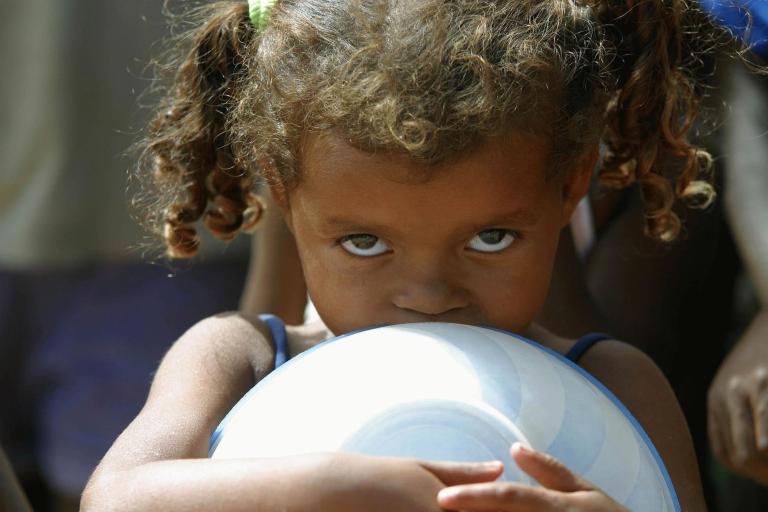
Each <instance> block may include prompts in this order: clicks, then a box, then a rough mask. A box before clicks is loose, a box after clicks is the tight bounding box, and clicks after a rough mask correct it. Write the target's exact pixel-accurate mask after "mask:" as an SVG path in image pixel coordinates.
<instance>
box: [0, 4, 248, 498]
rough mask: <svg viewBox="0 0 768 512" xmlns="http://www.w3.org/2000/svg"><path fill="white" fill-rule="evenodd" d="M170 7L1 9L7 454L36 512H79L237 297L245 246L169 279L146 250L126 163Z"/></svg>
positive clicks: (0, 338) (1, 294) (1, 405)
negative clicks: (161, 380)
mask: <svg viewBox="0 0 768 512" xmlns="http://www.w3.org/2000/svg"><path fill="white" fill-rule="evenodd" d="M163 3H164V2H161V1H159V0H131V1H119V0H55V1H51V0H7V1H5V2H3V15H2V16H1V17H0V54H2V58H1V59H0V60H2V62H3V63H4V66H3V67H4V70H3V78H2V81H0V102H2V106H1V107H0V116H2V117H0V120H1V122H0V130H2V137H0V445H1V446H3V447H4V449H5V450H6V451H7V452H8V458H9V460H10V462H11V464H12V466H13V468H14V470H15V473H16V474H17V475H18V477H19V479H20V481H21V483H22V485H23V487H24V488H25V490H26V492H27V494H28V496H29V498H30V501H31V502H32V505H33V507H34V509H35V510H40V511H46V510H77V508H78V505H77V503H78V501H79V495H80V492H81V490H82V488H83V486H84V485H85V482H86V480H87V478H88V477H89V475H90V473H91V471H92V470H93V468H94V467H95V466H96V464H97V462H98V461H99V459H100V458H101V456H102V455H103V454H104V453H105V452H106V450H107V448H108V447H109V446H110V445H111V443H112V441H113V440H114V438H116V437H117V435H118V434H119V433H120V431H121V430H122V429H123V428H124V427H125V425H127V424H128V423H129V421H130V419H131V418H133V417H134V416H135V415H136V414H137V412H138V410H139V409H140V407H141V404H142V403H143V402H144V399H145V398H146V395H147V393H148V389H149V383H150V379H151V373H152V372H153V371H154V370H155V368H156V367H157V364H158V362H159V360H160V358H161V357H162V355H163V353H164V352H165V350H166V348H167V347H168V346H169V345H170V343H171V342H172V341H173V340H175V339H176V338H178V337H179V335H181V334H182V332H183V331H184V330H185V329H186V328H187V327H188V326H190V325H192V324H193V323H194V322H195V321H197V320H198V319H200V318H203V317H205V316H208V315H210V314H212V313H214V312H218V311H223V310H227V309H235V308H236V307H237V301H238V297H239V295H240V292H241V290H242V282H243V278H244V275H245V272H246V268H247V259H248V248H247V244H246V245H243V244H242V243H241V244H239V245H230V246H228V247H226V248H225V247H224V245H223V244H218V245H216V244H213V243H205V244H204V246H205V247H206V248H208V249H209V250H208V251H207V252H206V253H205V254H203V255H202V256H201V258H200V259H199V261H197V262H196V263H195V264H194V265H193V266H191V267H190V268H177V269H174V270H169V268H168V267H166V266H164V265H163V264H159V265H156V264H151V263H149V262H148V261H149V260H150V259H151V258H144V255H143V254H142V252H141V251H140V250H138V249H137V247H140V246H141V243H142V235H141V230H140V228H139V226H138V225H137V224H136V223H135V221H134V220H132V219H131V217H130V215H129V208H128V200H127V197H128V194H127V193H126V186H127V178H126V176H127V173H126V169H127V168H128V167H130V166H132V165H135V162H134V161H132V160H131V159H126V158H125V157H123V156H122V155H123V154H124V153H125V151H126V150H127V149H128V148H129V146H130V145H131V144H132V143H133V142H134V141H135V140H136V137H137V134H136V133H135V132H134V131H133V130H132V128H131V127H132V126H143V125H145V124H146V122H145V121H146V119H143V118H142V115H141V114H142V112H141V111H140V109H139V108H138V103H139V100H138V97H139V94H140V93H141V91H143V90H145V89H146V88H147V86H148V85H149V81H148V80H146V79H143V78H142V76H146V75H148V74H149V73H148V72H146V71H145V68H146V65H147V63H148V60H149V55H150V54H151V53H152V52H151V49H150V46H151V43H152V42H154V41H157V40H159V39H161V38H162V37H163V35H164V33H165V31H166V30H167V29H166V20H165V19H164V18H163V16H162V15H161V12H160V11H161V8H162V6H163ZM169 274H172V276H171V277H172V278H169Z"/></svg>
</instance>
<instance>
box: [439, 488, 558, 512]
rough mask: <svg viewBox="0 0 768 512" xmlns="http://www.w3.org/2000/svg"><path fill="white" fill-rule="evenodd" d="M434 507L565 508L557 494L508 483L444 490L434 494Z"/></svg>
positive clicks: (475, 510)
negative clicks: (435, 501) (435, 496)
mask: <svg viewBox="0 0 768 512" xmlns="http://www.w3.org/2000/svg"><path fill="white" fill-rule="evenodd" d="M437 504H438V505H439V506H440V507H441V508H444V509H447V510H467V511H469V510H471V511H472V512H482V511H494V512H528V511H537V512H549V511H555V510H566V509H567V504H566V503H565V501H564V500H563V497H562V495H561V494H560V493H557V492H554V491H550V490H549V489H544V488H541V487H531V486H528V485H523V484H516V483H509V482H491V483H481V484H474V485H460V486H457V487H447V488H445V489H443V490H441V491H440V492H439V493H438V495H437Z"/></svg>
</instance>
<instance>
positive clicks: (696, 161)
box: [594, 0, 715, 242]
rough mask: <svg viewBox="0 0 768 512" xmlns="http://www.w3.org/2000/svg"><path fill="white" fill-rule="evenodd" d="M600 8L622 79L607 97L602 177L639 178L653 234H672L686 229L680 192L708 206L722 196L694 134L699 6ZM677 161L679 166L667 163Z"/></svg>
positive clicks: (649, 2)
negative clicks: (678, 208)
mask: <svg viewBox="0 0 768 512" xmlns="http://www.w3.org/2000/svg"><path fill="white" fill-rule="evenodd" d="M594 10H595V13H596V16H597V18H598V20H599V21H600V22H601V23H602V25H603V26H604V27H605V30H606V35H607V36H608V37H609V39H610V40H612V41H613V44H614V45H615V57H616V60H615V62H616V69H615V71H616V75H617V84H616V85H617V86H618V87H617V90H616V92H615V94H614V96H613V98H612V99H611V101H610V102H609V104H608V111H607V117H606V124H607V131H606V133H605V135H604V142H605V144H606V146H607V150H608V151H607V155H606V157H605V158H604V160H603V162H602V168H601V169H600V171H599V177H600V180H601V182H602V183H603V184H604V185H606V186H609V187H614V188H622V187H625V186H627V185H629V184H631V183H633V182H638V183H639V184H640V188H641V191H642V195H643V199H644V202H645V216H646V226H645V229H646V233H647V234H648V235H649V236H651V237H652V238H655V239H657V240H661V241H665V242H668V241H672V240H674V239H675V238H676V237H677V235H678V233H679V231H680V220H679V218H678V216H677V215H676V214H675V212H674V211H673V210H672V208H673V204H674V202H675V198H679V199H681V200H682V201H683V202H684V204H686V205H687V206H689V207H693V208H702V209H703V208H706V207H708V206H709V205H710V204H711V203H712V201H713V200H714V197H715V191H714V188H713V186H712V185H711V183H710V180H711V173H710V170H711V167H712V159H711V157H710V155H709V153H707V152H706V151H704V150H703V149H700V148H698V147H696V146H695V145H692V144H690V143H689V142H688V141H687V135H688V132H689V131H690V129H691V126H692V124H693V120H694V118H695V117H696V114H697V110H698V103H699V97H698V91H696V90H695V89H694V80H693V78H692V77H690V76H689V75H688V74H687V73H688V71H687V64H688V62H687V60H690V59H691V57H692V56H693V55H692V53H691V48H690V47H689V46H688V45H689V42H688V41H686V40H685V31H686V26H687V25H688V24H689V23H690V22H691V16H692V15H693V14H692V13H693V12H694V11H693V8H692V7H690V6H688V5H686V2H684V1H683V0H625V1H616V0H599V1H596V2H594ZM694 33H697V34H698V32H697V31H694ZM696 37H701V36H700V35H697V36H696ZM694 58H695V56H694ZM670 161H671V163H673V164H674V165H672V166H671V167H676V168H679V169H680V170H679V171H678V172H674V173H670V172H669V170H668V169H665V167H670V166H669V165H666V164H668V163H670Z"/></svg>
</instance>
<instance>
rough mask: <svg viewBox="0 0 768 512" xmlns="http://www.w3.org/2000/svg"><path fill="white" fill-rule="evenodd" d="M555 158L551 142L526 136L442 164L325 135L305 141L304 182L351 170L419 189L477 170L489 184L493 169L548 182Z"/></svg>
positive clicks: (488, 141) (492, 141) (499, 138)
mask: <svg viewBox="0 0 768 512" xmlns="http://www.w3.org/2000/svg"><path fill="white" fill-rule="evenodd" d="M552 156H553V152H552V147H551V141H550V140H549V139H548V138H546V137H543V136H538V135H534V134H530V133H525V132H521V131H510V132H507V133H503V134H500V135H494V136H490V137H486V138H484V139H482V140H480V141H478V142H477V143H476V144H475V145H473V146H471V147H469V148H467V149H465V150H464V151H462V152H459V153H456V154H455V155H453V157H451V158H448V159H445V160H443V161H441V162H438V163H426V162H422V161H419V160H417V159H414V158H412V157H411V156H409V155H407V154H404V153H397V152H391V151H386V150H373V151H368V150H364V149H361V148H359V147H358V146H356V145H355V144H354V142H353V141H349V140H346V139H344V138H343V137H342V136H340V135H338V134H335V133H332V132H322V133H313V134H309V135H307V136H306V137H305V139H304V143H303V144H302V158H301V160H302V165H301V180H302V181H304V180H306V179H309V180H313V179H314V180H317V179H328V178H331V179H332V178H334V176H335V175H338V174H340V172H341V171H342V170H346V169H351V170H356V171H359V172H360V173H361V174H363V175H373V174H375V175H376V177H378V178H384V179H387V180H390V181H394V182H397V183H403V184H418V183H424V182H428V181H431V180H434V179H438V178H439V177H440V176H442V175H444V174H446V173H449V172H452V171H457V170H460V169H463V170H466V171H467V172H472V171H474V172H472V174H473V175H474V176H475V177H476V178H477V179H483V178H486V179H487V176H485V174H486V173H483V172H479V170H480V169H487V168H488V167H493V168H499V169H505V170H506V171H507V172H509V173H510V174H512V175H514V174H520V173H521V171H533V172H532V173H530V172H525V174H526V175H528V174H534V175H536V174H541V176H542V177H544V178H546V176H547V175H548V172H549V169H550V166H551V163H552V162H551V160H552ZM539 171H540V172H539Z"/></svg>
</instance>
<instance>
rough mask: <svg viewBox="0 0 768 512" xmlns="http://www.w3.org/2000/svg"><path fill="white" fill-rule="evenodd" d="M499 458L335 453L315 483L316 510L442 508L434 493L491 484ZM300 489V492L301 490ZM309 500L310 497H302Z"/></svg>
mask: <svg viewBox="0 0 768 512" xmlns="http://www.w3.org/2000/svg"><path fill="white" fill-rule="evenodd" d="M503 469H504V466H503V464H502V463H501V462H498V461H496V462H488V463H469V462H428V461H421V460H414V459H404V458H396V457H370V456H364V455H355V454H345V453H339V454H332V455H330V462H329V463H328V464H325V465H324V466H323V467H322V472H323V474H322V475H321V476H320V479H319V480H317V481H316V484H318V485H317V488H318V489H320V491H319V492H320V496H319V500H318V501H316V502H315V503H314V504H313V505H314V506H313V508H312V510H332V511H333V512H443V509H442V508H441V507H440V506H439V505H438V503H437V501H436V500H435V496H436V495H437V493H438V492H439V491H440V490H441V489H444V488H446V487H447V486H452V485H466V484H479V483H481V482H491V481H493V480H496V479H497V478H499V476H501V473H502V472H503ZM299 492H301V491H299ZM302 501H304V502H305V503H306V502H308V501H306V500H302Z"/></svg>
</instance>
